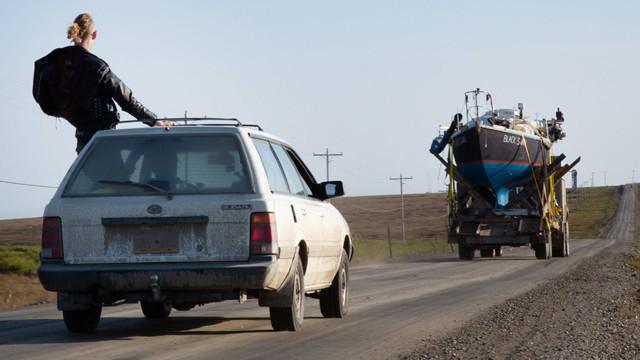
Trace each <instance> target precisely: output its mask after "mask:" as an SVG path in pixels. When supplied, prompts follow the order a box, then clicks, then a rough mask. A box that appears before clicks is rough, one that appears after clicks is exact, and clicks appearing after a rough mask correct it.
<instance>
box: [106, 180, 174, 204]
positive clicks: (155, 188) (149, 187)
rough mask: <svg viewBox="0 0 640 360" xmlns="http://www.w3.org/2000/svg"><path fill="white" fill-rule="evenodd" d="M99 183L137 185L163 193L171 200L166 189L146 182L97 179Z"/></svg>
mask: <svg viewBox="0 0 640 360" xmlns="http://www.w3.org/2000/svg"><path fill="white" fill-rule="evenodd" d="M98 182H99V183H101V184H116V185H125V186H134V187H139V188H143V189H147V190H153V191H155V192H158V193H161V194H163V195H166V196H167V199H169V200H171V199H172V198H173V197H172V196H171V193H170V192H168V191H167V190H165V189H163V188H161V187H158V186H155V185H151V184H147V183H141V182H135V181H130V180H99V181H98Z"/></svg>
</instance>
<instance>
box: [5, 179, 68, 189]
mask: <svg viewBox="0 0 640 360" xmlns="http://www.w3.org/2000/svg"><path fill="white" fill-rule="evenodd" d="M0 183H5V184H11V185H20V186H30V187H38V188H47V189H57V188H58V187H57V186H49V185H37V184H27V183H21V182H15V181H7V180H0Z"/></svg>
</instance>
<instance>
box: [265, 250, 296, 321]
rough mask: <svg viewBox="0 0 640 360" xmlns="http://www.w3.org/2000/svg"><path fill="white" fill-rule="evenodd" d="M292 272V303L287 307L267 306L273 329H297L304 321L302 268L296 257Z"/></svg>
mask: <svg viewBox="0 0 640 360" xmlns="http://www.w3.org/2000/svg"><path fill="white" fill-rule="evenodd" d="M295 261H296V263H295V264H294V273H293V278H292V281H293V286H291V291H292V294H291V296H292V299H293V301H292V303H291V306H289V307H269V316H270V318H271V326H272V327H273V330H275V331H297V330H299V329H300V328H301V327H302V322H303V321H304V269H303V268H302V262H301V261H300V259H299V258H298V257H296V260H295Z"/></svg>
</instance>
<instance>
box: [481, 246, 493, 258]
mask: <svg viewBox="0 0 640 360" xmlns="http://www.w3.org/2000/svg"><path fill="white" fill-rule="evenodd" d="M480 257H483V258H488V257H493V248H480Z"/></svg>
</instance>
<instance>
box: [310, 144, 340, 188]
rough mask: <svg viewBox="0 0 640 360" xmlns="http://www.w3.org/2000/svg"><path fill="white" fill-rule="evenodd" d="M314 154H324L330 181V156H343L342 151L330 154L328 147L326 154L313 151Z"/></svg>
mask: <svg viewBox="0 0 640 360" xmlns="http://www.w3.org/2000/svg"><path fill="white" fill-rule="evenodd" d="M313 156H322V157H324V158H325V160H326V161H327V181H329V162H331V159H330V158H331V157H332V156H342V152H340V153H339V154H338V153H335V154H330V153H329V148H327V149H326V151H325V152H324V154H323V153H320V154H316V153H313Z"/></svg>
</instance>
